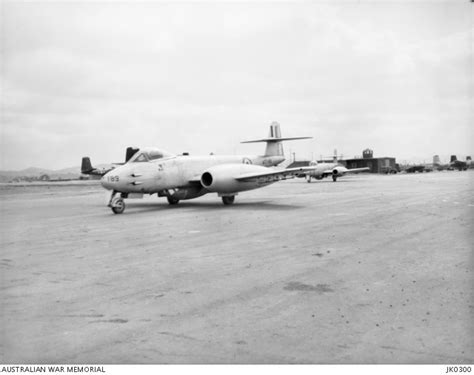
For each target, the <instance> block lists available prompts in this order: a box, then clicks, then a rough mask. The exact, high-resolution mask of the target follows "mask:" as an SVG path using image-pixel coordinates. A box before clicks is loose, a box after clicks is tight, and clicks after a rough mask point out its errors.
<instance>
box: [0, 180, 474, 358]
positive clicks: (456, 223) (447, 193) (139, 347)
mask: <svg viewBox="0 0 474 375" xmlns="http://www.w3.org/2000/svg"><path fill="white" fill-rule="evenodd" d="M473 186H474V171H467V172H457V171H453V172H433V173H423V174H411V175H409V174H398V175H386V176H385V175H383V176H382V175H368V174H360V175H357V176H351V177H345V178H341V179H339V180H338V181H337V183H334V182H332V181H330V180H323V181H313V182H312V183H311V184H308V183H306V182H305V180H304V179H295V180H289V181H284V182H280V183H276V184H273V185H271V186H269V187H266V188H263V189H258V190H254V191H250V192H244V193H241V194H239V195H238V196H237V197H236V203H235V204H234V205H233V206H224V205H222V202H221V200H220V198H218V197H217V196H216V195H215V194H209V195H206V196H204V197H201V198H198V199H195V200H190V201H182V202H180V203H179V205H177V206H169V205H168V203H167V202H166V199H164V198H160V199H158V198H157V197H156V196H153V197H148V198H146V199H143V200H134V201H132V200H129V201H127V208H126V210H125V212H124V213H123V214H122V215H114V214H113V213H112V211H111V210H110V209H109V208H108V207H106V205H105V194H104V191H103V189H102V188H101V187H100V185H99V184H98V182H97V181H95V182H80V183H79V182H78V183H55V184H52V183H50V184H48V183H45V184H25V185H23V186H18V185H17V186H14V185H11V184H3V185H1V186H0V208H1V215H0V221H1V232H0V235H1V237H0V241H1V242H0V243H1V256H0V258H1V260H0V269H1V276H0V277H1V285H0V287H1V288H0V290H1V291H0V300H1V309H0V314H1V315H0V319H1V320H0V337H1V340H0V363H4V364H7V363H11V364H13V363H16V364H18V363H25V364H26V363H28V364H44V363H75V364H86V363H87V364H95V363H104V364H127V363H140V364H141V363H143V364H145V363H147V364H163V363H180V364H184V363H193V364H201V363H205V364H210V363H235V364H239V363H250V364H260V363H275V364H283V363H302V364H306V363H317V364H323V363H325V364H336V363H340V364H345V363H351V364H359V363H360V364H362V363H364V364H373V363H389V364H396V363H410V364H417V363H434V364H447V363H457V364H464V363H466V364H467V363H473V362H474V292H473V285H474V280H473V279H474V276H473V265H474V254H473V243H474V241H473V239H474V231H473V218H474V195H473V192H474V189H473Z"/></svg>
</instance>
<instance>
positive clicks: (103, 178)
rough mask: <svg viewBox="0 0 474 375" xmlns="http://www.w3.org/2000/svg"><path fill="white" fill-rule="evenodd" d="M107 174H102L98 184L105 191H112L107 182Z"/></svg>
mask: <svg viewBox="0 0 474 375" xmlns="http://www.w3.org/2000/svg"><path fill="white" fill-rule="evenodd" d="M107 175H108V173H106V174H104V175H103V176H102V178H101V179H100V184H101V185H102V187H103V188H104V189H107V190H112V186H111V184H110V182H109V181H108V176H107Z"/></svg>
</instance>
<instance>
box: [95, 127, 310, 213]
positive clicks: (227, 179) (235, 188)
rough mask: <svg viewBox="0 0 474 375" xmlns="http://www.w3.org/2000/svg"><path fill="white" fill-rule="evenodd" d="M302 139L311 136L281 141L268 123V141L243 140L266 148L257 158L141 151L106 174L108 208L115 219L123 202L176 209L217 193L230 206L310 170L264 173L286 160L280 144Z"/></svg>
mask: <svg viewBox="0 0 474 375" xmlns="http://www.w3.org/2000/svg"><path fill="white" fill-rule="evenodd" d="M306 138H310V137H297V138H282V137H281V134H280V126H279V124H278V123H272V125H271V126H270V134H269V136H268V137H267V138H264V139H259V140H255V141H248V142H265V143H266V144H267V147H266V150H265V155H262V156H236V155H225V156H218V155H207V156H190V155H187V154H183V155H174V154H171V153H169V152H167V151H164V150H160V149H155V148H142V149H139V150H138V151H136V153H135V154H134V155H133V156H132V157H131V158H130V159H129V160H128V161H127V162H126V163H125V164H124V165H121V166H117V167H116V168H114V169H112V170H111V171H109V172H107V173H106V174H105V175H104V176H103V177H102V179H101V184H102V186H103V187H104V188H105V189H107V190H111V195H110V199H109V203H108V206H109V207H110V208H111V209H112V211H113V212H114V213H116V214H120V213H122V212H123V211H124V210H125V202H124V200H125V199H127V198H141V197H143V195H144V194H150V195H152V194H157V195H158V197H166V198H167V200H168V203H169V204H171V205H175V204H177V203H178V202H179V201H180V200H185V199H194V198H197V197H200V196H202V195H204V194H208V193H217V194H218V196H220V197H221V198H222V202H223V203H224V204H225V205H230V204H232V203H234V199H235V196H236V195H237V194H238V193H240V192H242V191H247V190H253V189H257V188H261V187H264V186H267V185H270V184H272V183H274V182H277V181H280V180H285V179H287V178H293V177H295V176H296V175H300V174H302V173H305V172H310V171H312V170H313V169H314V167H301V168H291V169H282V170H281V169H280V170H277V169H273V168H269V167H272V166H276V165H278V164H279V163H281V162H282V161H283V160H285V157H284V156H283V148H282V145H281V142H282V141H289V140H295V139H306ZM248 142H243V143H248Z"/></svg>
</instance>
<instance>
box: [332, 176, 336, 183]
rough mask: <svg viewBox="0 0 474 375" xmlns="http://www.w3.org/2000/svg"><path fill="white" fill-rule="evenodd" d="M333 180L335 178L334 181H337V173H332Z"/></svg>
mask: <svg viewBox="0 0 474 375" xmlns="http://www.w3.org/2000/svg"><path fill="white" fill-rule="evenodd" d="M332 180H333V181H334V182H336V181H337V176H336V175H335V174H333V175H332Z"/></svg>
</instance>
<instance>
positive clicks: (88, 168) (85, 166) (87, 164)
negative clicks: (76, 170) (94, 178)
mask: <svg viewBox="0 0 474 375" xmlns="http://www.w3.org/2000/svg"><path fill="white" fill-rule="evenodd" d="M93 170H94V168H93V167H92V164H91V159H90V158H88V157H87V156H85V157H83V158H82V164H81V173H82V174H90V173H91V172H92V171H93Z"/></svg>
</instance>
